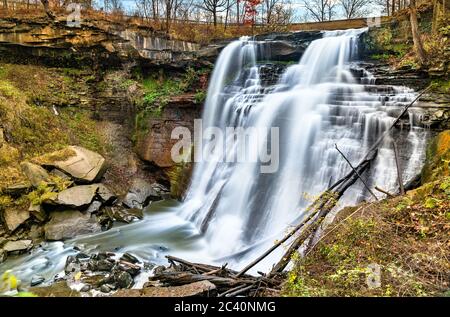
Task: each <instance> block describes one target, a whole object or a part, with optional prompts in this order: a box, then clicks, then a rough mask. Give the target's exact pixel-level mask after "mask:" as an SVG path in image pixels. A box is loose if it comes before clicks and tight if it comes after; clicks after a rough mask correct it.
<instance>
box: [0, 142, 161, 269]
mask: <svg viewBox="0 0 450 317" xmlns="http://www.w3.org/2000/svg"><path fill="white" fill-rule="evenodd" d="M21 168H22V171H23V174H24V175H25V176H26V178H27V179H28V182H26V183H20V184H13V185H11V186H8V187H7V188H4V189H2V193H3V195H8V196H9V197H10V198H11V199H12V200H14V201H19V202H21V204H14V207H8V208H5V210H1V209H0V216H1V218H0V263H1V262H2V261H4V260H5V259H6V256H7V255H8V254H18V253H21V252H26V251H28V250H30V249H31V248H32V247H33V245H36V244H38V243H40V242H41V241H42V240H50V241H55V240H66V239H71V238H74V237H76V236H79V235H83V234H94V233H98V232H101V231H104V230H108V229H110V228H111V227H112V225H113V223H114V222H115V221H119V222H125V223H130V222H133V221H136V220H139V219H142V218H143V216H144V215H143V208H144V207H146V206H147V205H148V204H149V203H150V202H151V201H157V200H161V199H164V198H167V197H168V195H169V191H168V189H166V188H165V187H164V186H162V185H160V184H157V183H154V184H150V183H148V182H147V181H146V180H144V179H135V180H134V181H133V183H132V185H131V187H130V189H129V192H128V193H127V194H126V195H124V196H123V197H118V195H116V194H115V193H113V192H112V191H111V190H110V189H109V188H108V187H107V186H106V185H104V184H102V183H100V182H99V181H100V180H101V179H102V177H103V175H104V173H105V172H106V170H107V163H106V160H105V159H104V158H103V156H101V155H100V154H98V153H95V152H93V151H90V150H88V149H85V148H82V147H79V146H69V147H67V148H64V149H62V150H60V151H56V152H53V153H48V154H45V155H42V156H40V157H36V158H33V159H31V160H30V161H27V162H22V163H21ZM2 227H4V228H5V230H2ZM122 275H123V274H122Z"/></svg>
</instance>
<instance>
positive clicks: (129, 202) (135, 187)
mask: <svg viewBox="0 0 450 317" xmlns="http://www.w3.org/2000/svg"><path fill="white" fill-rule="evenodd" d="M166 193H168V190H167V189H166V188H165V187H164V186H162V185H161V184H158V183H153V184H150V183H148V182H147V181H146V180H144V179H142V178H136V179H134V180H133V183H132V184H131V187H130V189H129V191H128V194H127V195H126V196H125V198H124V200H123V204H124V205H125V206H127V207H129V208H138V209H142V208H144V207H145V206H146V204H147V203H148V202H149V201H150V200H151V201H157V200H161V199H163V198H164V195H165V194H166Z"/></svg>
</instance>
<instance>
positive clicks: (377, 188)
mask: <svg viewBox="0 0 450 317" xmlns="http://www.w3.org/2000/svg"><path fill="white" fill-rule="evenodd" d="M375 190H377V191H379V192H380V193H383V194H385V195H388V196H389V197H390V198H394V197H395V196H394V195H392V194H391V193H389V192H388V191H385V190H384V189H381V188H380V187H378V186H375Z"/></svg>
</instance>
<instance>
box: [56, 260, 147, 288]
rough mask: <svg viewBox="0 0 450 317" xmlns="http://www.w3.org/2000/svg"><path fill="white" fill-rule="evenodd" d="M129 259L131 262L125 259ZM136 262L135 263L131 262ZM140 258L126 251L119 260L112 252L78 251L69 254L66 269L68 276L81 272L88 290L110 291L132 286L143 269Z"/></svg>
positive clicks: (82, 280)
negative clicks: (90, 253)
mask: <svg viewBox="0 0 450 317" xmlns="http://www.w3.org/2000/svg"><path fill="white" fill-rule="evenodd" d="M125 259H126V260H129V261H130V262H127V261H125ZM131 262H135V263H131ZM137 263H140V262H139V260H138V259H137V258H136V257H135V256H134V255H132V254H129V253H126V254H124V255H122V257H120V259H118V260H117V256H116V254H114V253H111V252H100V253H97V254H93V255H87V254H85V253H81V252H80V253H78V254H77V255H71V256H68V257H67V259H66V265H65V268H64V271H65V273H66V276H71V275H72V274H77V272H81V273H82V274H81V278H80V280H81V282H82V283H84V284H85V286H87V287H86V291H88V290H91V289H96V290H99V291H101V292H103V293H109V292H111V291H113V290H116V289H122V288H130V287H132V286H133V284H134V277H136V276H137V275H138V274H139V273H140V272H141V270H142V267H141V265H139V264H137Z"/></svg>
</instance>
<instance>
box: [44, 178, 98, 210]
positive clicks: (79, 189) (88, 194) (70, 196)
mask: <svg viewBox="0 0 450 317" xmlns="http://www.w3.org/2000/svg"><path fill="white" fill-rule="evenodd" d="M98 186H99V185H98V184H94V185H81V186H75V187H71V188H68V189H66V190H63V191H62V192H60V193H59V194H58V196H57V198H56V199H55V200H54V201H52V203H54V204H57V205H61V206H65V207H70V208H83V207H86V206H88V205H90V204H91V202H92V200H93V199H94V197H95V195H96V194H97V190H98Z"/></svg>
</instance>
